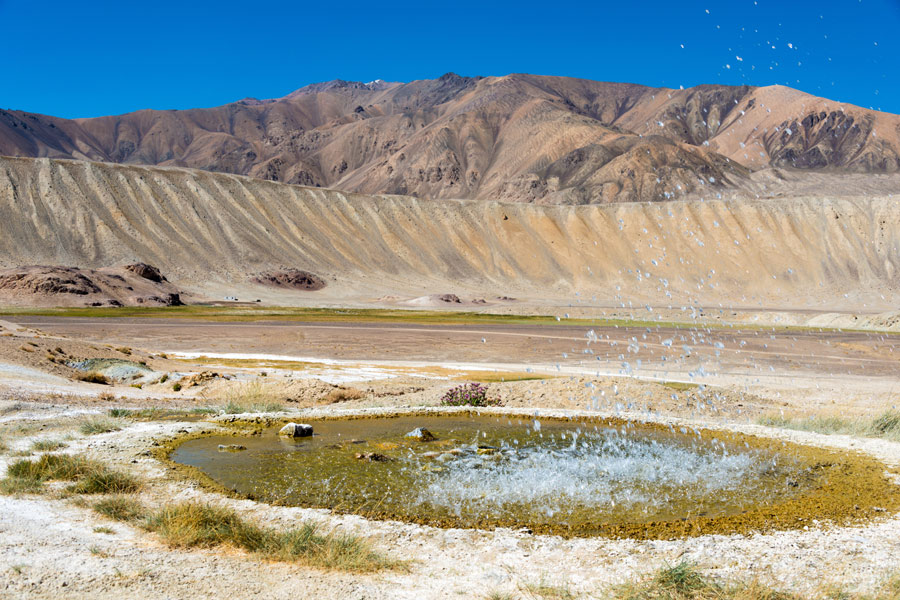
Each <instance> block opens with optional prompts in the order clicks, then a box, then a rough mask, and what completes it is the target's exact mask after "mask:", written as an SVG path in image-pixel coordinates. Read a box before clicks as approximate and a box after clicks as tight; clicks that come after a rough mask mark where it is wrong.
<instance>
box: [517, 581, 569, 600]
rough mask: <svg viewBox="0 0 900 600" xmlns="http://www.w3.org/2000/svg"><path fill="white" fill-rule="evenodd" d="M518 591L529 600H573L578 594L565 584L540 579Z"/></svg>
mask: <svg viewBox="0 0 900 600" xmlns="http://www.w3.org/2000/svg"><path fill="white" fill-rule="evenodd" d="M519 589H520V590H521V591H522V592H523V593H524V594H525V597H526V598H528V599H529V600H575V598H577V597H578V594H576V593H575V592H573V591H572V590H571V589H570V587H569V585H568V584H566V583H551V582H550V581H548V580H547V579H546V578H544V577H541V579H540V581H538V582H537V583H525V584H522V585H520V586H519Z"/></svg>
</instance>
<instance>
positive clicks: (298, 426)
mask: <svg viewBox="0 0 900 600" xmlns="http://www.w3.org/2000/svg"><path fill="white" fill-rule="evenodd" d="M312 434H313V428H312V425H307V424H305V423H288V424H287V425H285V426H284V427H282V428H281V429H280V430H279V431H278V435H285V436H288V437H309V436H311V435H312Z"/></svg>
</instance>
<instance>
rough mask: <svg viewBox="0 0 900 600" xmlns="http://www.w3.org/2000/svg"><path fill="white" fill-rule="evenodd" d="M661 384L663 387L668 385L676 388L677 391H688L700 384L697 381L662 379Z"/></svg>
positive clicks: (671, 388)
mask: <svg viewBox="0 0 900 600" xmlns="http://www.w3.org/2000/svg"><path fill="white" fill-rule="evenodd" d="M660 385H661V386H663V387H667V388H669V389H670V390H675V391H676V392H687V391H689V390H695V389H697V388H698V387H700V386H699V385H697V384H696V383H684V382H682V381H662V382H660Z"/></svg>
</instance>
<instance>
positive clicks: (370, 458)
mask: <svg viewBox="0 0 900 600" xmlns="http://www.w3.org/2000/svg"><path fill="white" fill-rule="evenodd" d="M356 460H364V461H367V462H387V461H389V460H391V459H390V458H388V457H387V456H385V455H384V454H378V453H377V452H357V453H356Z"/></svg>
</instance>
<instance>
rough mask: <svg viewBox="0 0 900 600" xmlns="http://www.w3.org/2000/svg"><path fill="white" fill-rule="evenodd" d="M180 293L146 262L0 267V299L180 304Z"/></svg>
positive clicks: (34, 302) (51, 302) (40, 302)
mask: <svg viewBox="0 0 900 600" xmlns="http://www.w3.org/2000/svg"><path fill="white" fill-rule="evenodd" d="M181 293H182V292H180V291H178V290H177V289H176V288H175V286H173V285H172V284H170V283H168V282H167V281H166V278H165V277H163V276H162V274H160V272H159V270H158V269H156V268H154V267H151V266H149V265H145V264H137V265H128V266H126V267H112V268H104V269H78V268H75V267H61V266H24V267H15V268H11V269H2V270H0V302H3V303H7V304H14V305H18V304H25V305H38V306H43V305H52V306H112V307H115V306H180V305H182V304H183V301H182V299H181Z"/></svg>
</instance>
